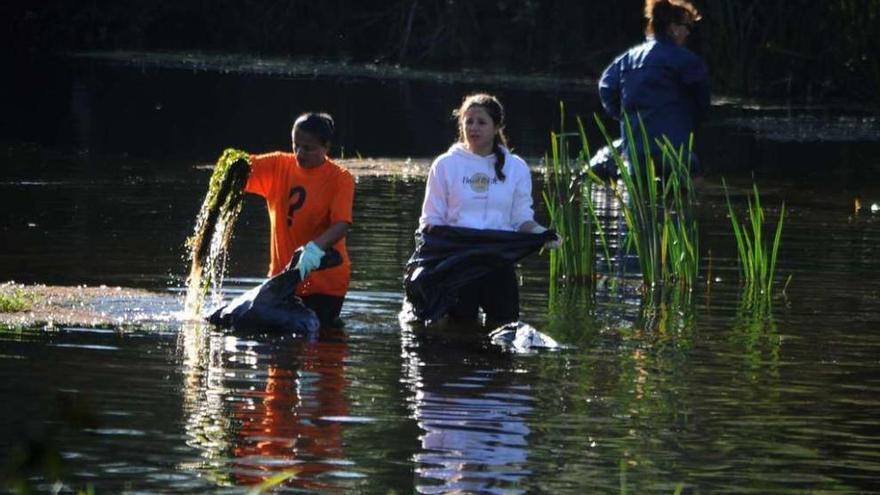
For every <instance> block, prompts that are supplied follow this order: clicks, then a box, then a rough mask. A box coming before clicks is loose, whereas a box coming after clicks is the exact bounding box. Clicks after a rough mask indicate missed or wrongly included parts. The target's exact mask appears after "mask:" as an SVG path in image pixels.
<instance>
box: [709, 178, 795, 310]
mask: <svg viewBox="0 0 880 495" xmlns="http://www.w3.org/2000/svg"><path fill="white" fill-rule="evenodd" d="M721 184H722V186H723V187H724V197H725V200H726V201H727V212H728V214H729V216H730V223H731V225H732V227H733V236H734V238H735V239H736V249H737V259H738V260H739V274H740V279H741V282H742V284H743V290H744V296H745V298H746V299H749V300H753V301H754V300H757V299H758V298H766V299H767V300H770V299H771V298H772V295H773V280H774V278H775V276H776V259H777V256H778V254H779V245H780V243H781V241H782V226H783V224H784V222H785V202H783V203H782V205H781V206H780V209H779V217H778V218H777V221H776V228H775V234H774V236H773V240H772V243H771V242H770V240H769V239H768V238H766V237H765V236H764V230H765V226H764V223H765V221H766V219H767V216H766V214H765V213H764V208H763V207H762V206H761V195H760V193H759V192H758V186H757V184H754V183H753V184H752V195H749V197H748V198H747V200H748V211H747V214H746V218H745V219H744V221H742V222H740V220H739V217H738V216H737V215H736V212H735V211H734V209H733V203H732V202H731V200H730V193H729V191H728V189H727V183H726V182H725V181H724V179H721Z"/></svg>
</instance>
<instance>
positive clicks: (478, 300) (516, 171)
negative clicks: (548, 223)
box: [419, 93, 559, 325]
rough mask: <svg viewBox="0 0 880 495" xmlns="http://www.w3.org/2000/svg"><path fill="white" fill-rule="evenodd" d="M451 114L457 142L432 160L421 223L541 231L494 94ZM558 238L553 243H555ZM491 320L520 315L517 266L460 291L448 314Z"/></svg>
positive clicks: (526, 176)
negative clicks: (479, 314) (508, 144)
mask: <svg viewBox="0 0 880 495" xmlns="http://www.w3.org/2000/svg"><path fill="white" fill-rule="evenodd" d="M453 115H454V116H455V117H456V118H457V119H458V142H456V143H455V144H453V145H452V146H451V147H450V148H449V150H448V151H446V153H443V154H442V155H440V156H438V157H437V158H436V159H435V160H434V163H433V164H432V165H431V171H430V172H429V174H428V184H427V187H426V190H425V201H424V203H423V204H422V215H421V217H420V218H419V228H420V229H421V230H429V229H430V228H431V227H433V226H438V225H448V226H453V227H468V228H472V229H481V230H505V231H518V232H528V233H541V232H544V231H546V230H547V229H546V228H545V227H543V226H541V225H539V224H538V223H537V222H535V220H534V210H533V209H532V178H531V175H530V173H529V167H528V165H526V162H525V161H524V160H523V159H522V158H520V157H519V156H517V155H514V154H512V153H511V152H510V150H508V149H507V142H506V138H505V137H504V132H503V131H504V108H503V107H502V106H501V103H500V102H499V101H498V99H497V98H495V97H494V96H492V95H488V94H482V93H480V94H473V95H470V96H467V97H466V98H465V99H464V101H463V102H462V104H461V107H459V108H458V109H457V110H455V111H454V112H453ZM558 243H559V240H558V239H557V240H556V241H555V242H551V243H549V244H550V246H548V247H557V246H558ZM479 308H482V309H483V311H484V312H485V314H486V322H487V325H489V324H492V325H498V324H503V323H509V322H512V321H516V320H518V319H519V289H518V287H517V278H516V272H515V271H514V268H513V266H508V267H506V268H502V269H498V270H495V271H493V272H491V273H489V274H488V275H486V276H485V277H483V278H481V279H479V280H476V281H474V282H472V283H470V284H469V285H468V286H466V287H464V288H463V289H462V290H461V291H460V292H459V303H458V305H457V306H455V307H454V308H453V309H452V310H451V311H450V312H449V316H450V317H451V318H453V319H456V320H475V319H477V316H478V309H479Z"/></svg>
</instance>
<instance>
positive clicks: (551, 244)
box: [519, 221, 562, 249]
mask: <svg viewBox="0 0 880 495" xmlns="http://www.w3.org/2000/svg"><path fill="white" fill-rule="evenodd" d="M547 230H549V229H547V227H544V226H543V225H541V224H539V223H538V222H535V221H528V222H525V223H523V224H522V225H520V226H519V231H520V232H525V233H528V234H543V233H544V232H547ZM553 235H554V237H553V239H551V240H549V241H547V242H545V243H544V249H559V247H561V246H562V237H561V236H560V235H559V234H558V233H555V232H554V234H553Z"/></svg>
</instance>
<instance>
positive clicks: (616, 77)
mask: <svg viewBox="0 0 880 495" xmlns="http://www.w3.org/2000/svg"><path fill="white" fill-rule="evenodd" d="M621 60H622V56H621V57H618V58H616V59H614V61H613V62H611V64H610V65H609V66H608V67H606V68H605V71H604V72H602V77H601V78H600V79H599V99H600V100H601V101H602V108H604V109H605V112H607V113H608V115H609V116H611V117H612V118H615V119H618V120H619V119H620V118H621V116H620V114H621V109H620V65H621Z"/></svg>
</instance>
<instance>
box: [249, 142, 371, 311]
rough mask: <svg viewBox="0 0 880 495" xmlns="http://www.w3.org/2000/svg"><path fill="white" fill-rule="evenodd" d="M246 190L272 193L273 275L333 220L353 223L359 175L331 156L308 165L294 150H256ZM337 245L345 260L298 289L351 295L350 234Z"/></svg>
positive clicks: (269, 199)
mask: <svg viewBox="0 0 880 495" xmlns="http://www.w3.org/2000/svg"><path fill="white" fill-rule="evenodd" d="M245 191H247V192H251V193H255V194H259V195H260V196H263V197H264V198H266V206H267V207H268V208H269V222H270V224H271V225H270V227H271V235H272V238H271V240H270V245H271V248H270V257H271V261H270V263H269V276H270V277H271V276H273V275H276V274H278V273H279V272H281V270H283V269H284V267H285V266H287V263H288V262H289V261H290V258H291V257H292V256H293V253H294V251H296V250H297V249H298V248H300V247H301V246H303V245H305V244H307V243H308V242H309V241H311V240H313V239H314V238H315V237H317V236H319V235H321V234H322V233H323V232H324V231H325V230H327V228H329V227H330V226H331V225H333V224H335V223H337V222H348V223H351V207H352V202H353V201H354V179H353V178H352V176H351V173H350V172H349V171H348V170H345V169H344V168H342V167H340V166H338V165H336V164H335V163H333V162H331V161H330V160H324V163H322V164H321V165H319V166H317V167H314V168H305V167H300V166H299V164H298V163H297V161H296V155H294V154H293V153H281V152H275V153H268V154H265V155H254V156H251V174H250V177H249V178H248V182H247V185H246V186H245ZM333 247H334V248H335V249H336V250H337V251H339V254H341V255H342V264H341V265H339V266H336V267H333V268H328V269H326V270H315V271H313V272H312V273H310V274H309V276H308V277H306V280H305V283H302V284H300V286H299V288H298V289H297V291H296V293H297V295H299V296H307V295H311V294H327V295H331V296H340V297H341V296H344V295H345V293H346V292H347V291H348V282H349V279H350V278H351V261H350V260H349V258H348V251H347V250H346V248H345V238H342V239H340V240H339V241H337V242H336V244H334V245H333Z"/></svg>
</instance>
